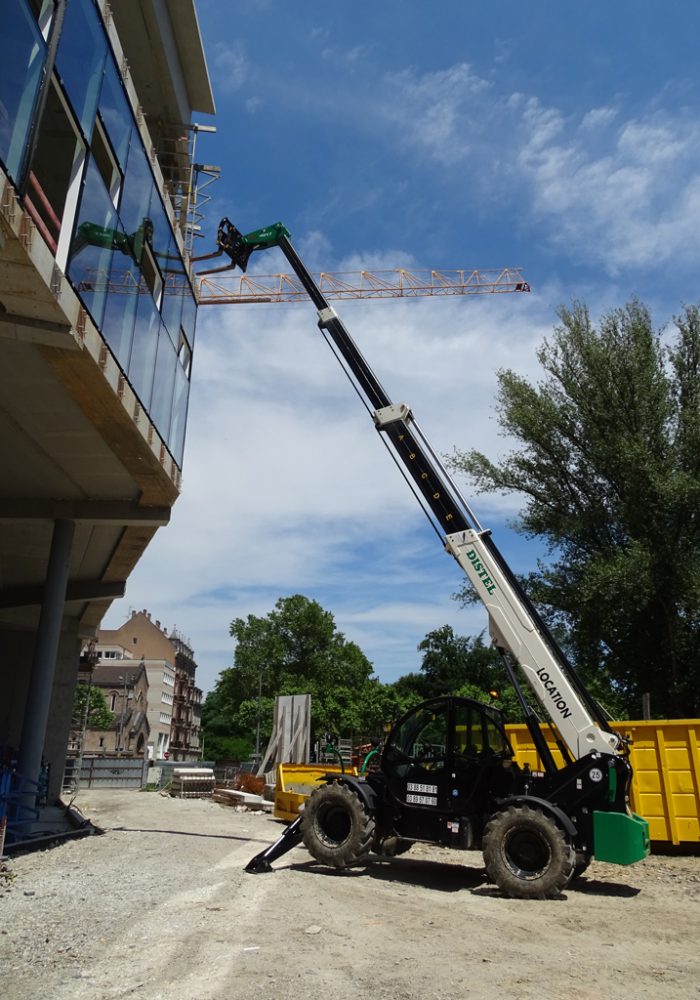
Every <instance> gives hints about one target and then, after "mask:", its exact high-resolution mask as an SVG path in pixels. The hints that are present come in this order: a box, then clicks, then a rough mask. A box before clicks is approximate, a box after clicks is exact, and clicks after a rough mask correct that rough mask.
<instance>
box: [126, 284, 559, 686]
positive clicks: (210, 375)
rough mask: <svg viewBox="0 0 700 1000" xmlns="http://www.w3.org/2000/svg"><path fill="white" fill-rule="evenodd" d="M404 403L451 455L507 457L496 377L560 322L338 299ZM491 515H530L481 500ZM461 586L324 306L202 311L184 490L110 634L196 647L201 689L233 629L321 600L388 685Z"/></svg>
mask: <svg viewBox="0 0 700 1000" xmlns="http://www.w3.org/2000/svg"><path fill="white" fill-rule="evenodd" d="M337 308H338V311H339V313H340V314H341V316H342V317H343V319H344V321H345V322H346V324H347V326H348V329H349V330H350V331H351V333H352V335H353V337H354V338H355V339H356V341H357V342H358V344H359V345H360V347H361V349H362V350H363V351H364V353H365V354H366V356H367V359H368V361H369V363H370V364H371V366H372V367H373V369H374V371H375V373H376V375H377V376H378V378H379V379H380V380H381V381H382V382H383V383H384V385H385V388H386V390H387V392H388V393H389V395H390V396H391V397H392V398H393V399H394V400H395V401H397V402H398V401H406V402H408V403H409V404H410V405H411V406H412V407H413V409H414V412H415V415H416V418H417V420H418V422H419V423H420V425H421V427H422V429H423V431H424V432H425V433H426V435H427V436H428V438H429V440H430V442H431V444H432V445H433V447H434V448H435V450H436V451H437V452H438V453H442V454H444V453H446V452H450V451H451V450H452V448H453V446H454V445H458V446H460V447H464V448H469V447H472V446H473V447H478V448H480V449H481V450H484V451H486V452H488V453H489V454H490V455H494V454H496V453H497V452H498V451H499V449H501V448H502V447H503V442H502V441H501V440H500V439H499V438H498V430H497V426H496V423H495V420H494V419H493V396H494V387H495V374H494V373H495V370H496V369H497V368H499V367H502V366H512V367H514V368H516V369H517V370H518V371H522V372H526V371H528V370H533V368H534V363H535V362H534V349H535V345H536V343H538V342H539V341H540V340H541V337H542V335H543V334H544V333H545V332H546V330H548V329H549V328H550V326H551V323H550V322H549V319H550V317H546V318H545V317H544V316H542V315H541V309H542V304H541V302H539V301H538V300H537V299H536V297H535V296H524V295H509V296H473V297H471V298H469V299H466V298H460V299H449V300H448V299H442V300H433V301H431V300H429V299H418V300H415V301H413V302H410V303H409V302H399V301H379V302H362V301H361V302H354V303H352V302H351V303H339V304H338V306H337ZM475 506H476V508H477V510H479V511H480V513H481V514H482V518H481V519H482V521H484V518H485V516H487V515H494V514H496V515H498V516H499V517H501V516H503V514H504V513H505V512H507V511H510V512H512V510H513V502H512V500H511V501H507V502H503V501H501V500H498V499H495V498H481V499H479V501H478V502H477V503H476V504H475ZM460 583H461V576H460V574H459V571H458V569H457V567H456V566H455V564H454V563H453V561H452V560H450V559H449V558H447V557H446V556H445V555H444V553H443V552H442V550H441V546H440V543H439V541H438V539H437V538H435V536H434V534H433V532H432V530H431V529H430V526H429V524H428V523H427V521H426V520H425V518H424V517H423V515H422V514H421V512H420V510H419V508H418V505H417V504H416V501H415V499H414V498H413V497H412V495H411V494H410V492H409V490H408V488H407V486H406V484H405V483H404V482H403V481H402V479H401V477H400V475H399V473H398V472H397V470H396V468H395V467H394V464H393V462H391V461H390V459H389V456H388V455H387V454H386V451H385V448H384V447H383V446H382V442H381V439H380V437H379V435H378V434H377V432H376V431H375V430H374V427H373V423H372V420H371V419H370V417H369V415H368V414H367V413H366V411H365V410H364V408H363V407H362V406H361V404H360V402H359V401H358V399H357V397H356V395H355V393H354V392H353V391H352V389H351V387H350V386H349V384H348V382H347V379H346V378H345V376H344V374H343V373H342V371H341V369H340V367H339V365H338V363H337V361H336V360H335V359H334V357H333V356H332V354H331V352H330V351H329V350H328V348H327V347H326V345H325V343H324V342H323V340H322V337H321V335H320V333H319V331H318V330H317V328H316V317H315V313H314V310H313V307H312V306H311V305H310V304H309V305H308V306H307V305H300V306H295V307H287V308H285V307H284V306H279V305H276V306H269V307H264V306H246V307H230V308H228V309H217V310H216V311H211V312H210V311H209V310H208V309H207V308H205V309H202V311H201V313H200V321H199V327H198V332H197V349H196V352H195V368H194V380H193V389H192V397H191V403H190V417H189V427H188V438H187V448H186V456H185V462H184V479H183V492H182V496H181V498H180V499H179V500H178V502H177V504H176V506H175V509H174V512H173V518H172V521H171V524H170V525H169V527H168V528H167V529H164V530H162V531H161V532H159V534H158V535H157V536H156V539H155V540H154V542H153V543H152V545H151V546H150V548H149V549H148V551H147V553H146V554H145V556H144V557H143V559H142V561H141V564H140V565H139V567H137V569H136V571H135V572H134V573H133V574H132V577H131V578H130V580H129V584H128V590H127V596H126V598H125V599H124V600H123V601H121V602H119V603H118V604H115V605H114V606H113V608H112V610H111V612H110V615H109V616H108V620H107V621H108V625H109V626H110V627H112V626H114V625H115V624H118V623H119V622H120V621H122V620H123V618H124V617H126V616H127V615H128V609H129V608H131V607H137V608H142V607H145V608H148V609H149V610H150V611H151V612H152V614H153V616H154V617H157V618H158V619H159V620H161V621H162V622H163V623H164V625H166V626H168V627H172V626H173V625H177V626H178V628H181V629H182V631H183V632H184V633H185V634H186V635H188V636H189V637H190V638H191V640H192V643H193V646H194V649H195V654H196V658H197V661H198V663H199V664H200V675H199V677H200V683H201V684H202V685H203V686H204V687H205V688H207V689H208V688H211V687H212V685H213V683H214V681H215V679H216V676H217V675H218V673H219V671H220V670H221V669H223V668H224V667H226V666H229V665H230V663H231V657H232V652H233V650H232V645H231V640H230V639H229V637H228V625H229V622H230V621H231V619H232V618H234V617H236V616H239V615H241V616H244V615H247V614H249V613H253V614H266V613H267V612H268V611H269V610H270V609H271V608H272V606H273V604H274V602H275V600H276V599H277V598H278V597H280V596H284V595H287V594H291V593H305V594H307V595H308V596H311V597H314V598H315V599H317V600H319V601H320V602H321V603H322V604H323V606H324V607H326V608H327V609H328V610H330V611H332V612H333V614H334V615H335V617H336V622H337V624H338V627H339V628H340V629H341V631H343V632H345V634H346V635H347V637H348V638H349V639H352V640H353V641H356V642H358V643H359V645H360V646H361V647H362V648H363V649H364V651H365V652H366V653H367V655H368V656H369V657H370V659H372V660H373V662H374V664H375V668H376V669H377V670H378V671H379V673H380V676H381V677H382V679H385V680H390V679H395V677H396V676H398V675H400V674H401V673H405V672H407V671H408V670H414V669H417V667H418V654H417V653H416V646H417V644H418V642H420V640H421V639H422V638H423V636H424V635H425V634H426V632H428V631H429V630H430V629H432V628H437V627H439V626H440V625H443V624H445V623H446V622H450V623H453V624H454V625H455V627H456V628H458V629H459V630H460V631H462V632H469V631H477V632H478V631H481V629H482V628H483V627H485V624H486V622H485V616H483V613H481V612H479V610H478V609H477V611H476V613H474V614H472V612H471V611H470V612H464V611H461V610H460V609H459V608H458V607H457V605H456V604H455V603H454V601H452V600H451V594H452V593H453V592H454V591H455V590H456V589H457V588H458V587H459V585H460Z"/></svg>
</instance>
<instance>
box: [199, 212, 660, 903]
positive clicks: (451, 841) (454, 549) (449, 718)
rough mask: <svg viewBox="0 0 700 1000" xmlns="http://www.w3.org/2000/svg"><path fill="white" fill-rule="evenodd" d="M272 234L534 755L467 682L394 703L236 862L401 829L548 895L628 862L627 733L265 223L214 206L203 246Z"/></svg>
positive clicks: (358, 842)
mask: <svg viewBox="0 0 700 1000" xmlns="http://www.w3.org/2000/svg"><path fill="white" fill-rule="evenodd" d="M271 247H279V249H280V250H281V251H282V253H283V254H284V256H285V257H286V259H287V261H288V263H289V265H290V266H291V268H292V269H293V271H294V273H295V274H296V275H297V277H298V278H299V280H300V282H301V283H302V285H303V287H304V288H305V290H306V292H307V293H308V295H309V298H310V299H311V301H312V302H313V304H314V305H315V307H316V309H317V311H318V326H319V329H320V330H321V333H322V334H323V336H324V337H325V339H326V341H327V343H328V344H329V346H330V347H331V349H332V350H333V353H334V354H335V356H336V357H337V359H338V361H339V362H340V364H341V365H342V367H343V368H344V370H345V372H346V374H347V375H348V377H349V379H350V381H351V382H352V384H353V386H354V388H355V390H356V391H357V393H358V395H359V396H360V399H361V400H362V401H363V403H364V405H365V407H366V408H367V410H368V411H369V413H370V415H371V417H372V419H373V421H374V425H375V427H376V429H377V431H378V432H379V433H380V434H381V435H382V437H383V438H384V441H385V443H386V444H387V447H388V449H389V450H390V452H392V454H393V457H394V460H395V461H396V463H397V465H398V466H399V468H400V469H401V470H402V471H403V474H404V477H405V479H406V481H407V482H408V484H409V486H410V487H411V489H412V490H413V492H414V494H415V495H416V497H417V499H418V501H419V503H420V504H421V506H422V507H423V509H424V511H425V513H426V514H427V516H428V518H429V519H430V520H431V522H432V524H433V527H434V528H435V530H436V531H437V533H438V535H439V537H440V538H441V539H442V541H443V544H444V547H445V549H446V551H447V552H448V553H449V554H450V555H452V556H453V557H454V559H455V560H456V561H457V562H458V563H459V565H460V566H461V568H462V570H463V571H464V572H465V573H466V575H467V577H468V578H469V580H470V581H471V583H472V585H473V587H474V588H475V590H476V593H477V594H478V596H479V597H480V598H481V600H482V602H483V604H484V606H485V608H486V611H487V614H488V624H489V633H490V636H491V640H492V642H493V644H494V646H495V647H496V648H497V649H498V651H499V652H500V653H501V654H502V656H503V658H504V662H505V666H506V669H507V672H508V676H509V678H510V680H511V682H512V684H513V687H514V689H515V692H516V695H517V698H518V701H519V704H520V706H521V708H522V710H523V713H524V715H525V719H526V721H527V724H528V728H529V731H530V734H531V737H532V740H533V742H534V745H535V747H536V749H537V752H538V755H539V758H540V760H541V761H542V766H543V770H542V771H534V770H531V769H530V768H529V767H528V766H527V765H525V766H524V767H520V766H519V765H518V764H517V762H516V761H515V758H514V753H513V749H512V747H511V745H510V743H509V740H508V737H507V735H506V731H505V728H504V725H503V720H502V717H501V713H500V712H499V711H497V710H496V709H495V708H494V707H492V706H489V705H482V704H480V703H478V702H476V701H473V700H471V699H469V698H460V697H442V698H435V699H432V700H430V701H427V702H424V703H422V704H420V705H418V706H417V707H415V708H413V709H411V711H409V712H407V713H406V714H405V715H404V716H403V718H401V719H400V720H399V721H398V722H397V723H396V725H395V726H394V728H393V729H392V731H391V733H390V734H389V735H388V737H387V739H386V743H385V745H384V747H383V750H382V754H381V762H380V767H379V769H378V770H377V771H375V772H370V773H368V774H367V775H366V776H364V777H354V776H352V775H348V774H343V775H338V774H332V775H331V774H329V775H327V777H326V780H325V782H324V783H323V784H321V785H320V786H319V787H318V788H317V789H316V790H315V791H314V792H313V793H312V795H311V796H310V797H309V799H308V801H307V802H306V804H305V806H304V808H303V811H302V812H301V813H300V816H299V818H298V819H296V820H294V822H293V823H292V824H291V825H290V826H289V827H287V829H286V830H285V832H284V833H283V834H282V836H281V837H280V838H279V839H278V840H277V841H276V842H275V843H274V844H273V845H272V846H271V847H269V848H267V849H266V850H264V851H262V852H261V853H260V854H258V855H256V856H255V857H254V858H253V859H252V860H251V861H250V862H249V864H248V865H247V867H246V871H249V872H252V873H261V872H268V871H271V863H272V862H273V861H274V860H276V859H277V858H279V857H281V856H282V855H283V854H285V853H286V852H287V851H288V850H290V849H291V848H292V847H295V846H297V845H298V844H300V843H302V842H303V844H304V846H305V847H306V848H307V850H308V851H309V853H310V854H311V855H312V856H313V857H314V858H315V859H316V860H317V861H319V862H321V863H323V864H326V865H331V866H333V867H336V868H345V867H347V866H350V865H360V864H362V863H363V862H365V861H366V860H367V858H368V856H369V854H370V852H376V853H378V854H380V855H385V856H387V855H393V854H397V853H400V852H402V851H403V850H404V849H406V848H407V847H410V845H411V844H412V843H414V842H416V841H422V842H427V843H431V844H439V845H443V846H446V847H452V848H462V849H465V850H470V849H481V850H482V851H483V856H484V862H485V866H486V873H487V876H488V878H489V880H490V881H492V882H494V883H495V884H496V885H497V886H498V887H499V888H500V889H501V891H502V892H504V893H505V894H506V895H508V896H511V897H514V898H523V899H532V898H534V899H547V898H552V897H555V896H557V895H558V894H559V893H561V891H562V889H564V887H565V886H566V885H567V884H568V883H569V881H570V880H571V879H572V878H573V877H575V876H576V875H577V874H580V873H581V872H582V871H584V870H585V868H586V867H587V865H588V864H589V863H590V861H591V859H592V858H594V857H595V858H596V859H597V860H599V861H608V862H613V863H615V864H622V865H627V864H632V863H634V862H636V861H639V860H641V859H642V858H644V857H645V856H646V855H647V854H648V853H649V827H648V823H647V822H646V820H644V819H643V818H642V817H640V816H637V815H635V814H634V813H632V812H631V810H630V807H629V788H630V782H631V778H632V769H631V766H630V763H629V748H628V746H627V744H626V742H625V740H624V739H623V738H622V737H621V736H620V734H619V733H616V732H614V731H613V730H612V729H611V728H610V725H609V723H608V721H607V718H606V716H605V714H604V713H603V712H602V710H601V708H600V707H599V706H598V704H597V703H596V701H595V700H594V698H593V697H592V696H591V694H590V692H589V691H588V690H587V689H586V687H585V685H584V684H583V682H582V680H581V678H580V677H579V675H578V674H577V672H576V670H575V669H574V667H573V666H572V664H571V663H570V662H569V661H568V659H567V657H566V656H565V654H564V652H563V651H562V650H561V648H560V647H559V645H558V643H557V642H556V640H555V638H554V637H553V635H552V634H551V632H550V631H549V629H548V628H547V626H546V624H545V622H544V621H543V620H542V618H541V617H540V615H539V614H538V612H537V610H536V608H535V607H534V605H533V604H532V602H531V601H530V600H529V598H528V596H527V594H526V593H525V592H524V591H523V589H522V587H521V586H520V584H519V583H518V581H517V579H516V578H515V576H514V574H513V573H512V571H511V570H510V568H509V567H508V565H507V563H506V562H505V560H504V558H503V556H502V555H501V553H500V552H499V551H498V549H497V548H496V545H495V544H494V542H493V540H492V538H491V533H490V531H488V530H486V529H484V528H482V527H481V525H480V524H479V521H478V519H477V517H476V515H475V514H474V512H473V511H472V510H471V508H470V506H469V505H468V503H467V502H466V501H465V499H464V498H463V496H462V495H461V493H460V492H459V490H458V488H457V486H456V485H455V483H454V482H453V481H452V479H451V478H450V476H449V474H448V473H447V471H446V469H445V468H444V466H443V464H442V463H441V461H440V459H439V458H438V456H437V455H436V454H435V452H434V451H433V449H432V448H431V446H430V444H429V443H428V441H427V439H426V437H425V436H424V435H423V433H422V431H421V429H420V427H419V426H418V424H417V422H416V420H415V418H414V416H413V412H412V411H411V408H410V406H408V405H407V404H406V403H393V402H392V401H391V399H390V398H389V396H388V395H387V393H386V392H385V390H384V388H383V387H382V385H381V384H380V382H379V381H378V379H377V378H376V376H375V374H374V373H373V371H372V369H371V368H370V366H369V365H368V363H367V361H366V360H365V358H364V357H363V355H362V354H361V352H360V351H359V349H358V347H357V345H356V344H355V343H354V341H353V340H352V338H351V337H350V334H349V333H348V331H347V330H346V328H345V326H344V325H343V323H342V322H341V320H340V319H339V317H338V316H337V314H336V312H335V310H334V309H333V308H331V307H330V306H329V304H328V301H327V300H326V298H325V297H324V295H323V294H322V292H321V291H320V289H319V288H318V286H317V284H316V283H315V281H314V280H313V278H312V277H311V275H310V273H309V272H308V271H307V269H306V267H305V266H304V264H303V263H302V261H301V260H300V258H299V257H298V256H297V253H296V251H295V250H294V248H293V246H292V244H291V242H290V234H289V232H288V231H287V230H286V229H285V227H284V226H283V225H282V223H279V222H278V223H275V224H274V225H272V226H267V227H266V228H265V229H259V230H255V231H254V232H251V233H248V234H245V235H244V234H242V233H241V232H240V231H239V230H238V229H237V228H236V227H235V226H234V225H233V224H232V223H231V222H230V221H229V220H228V219H222V220H221V223H220V225H219V228H218V233H217V250H216V251H215V253H214V254H210V255H208V257H213V256H219V255H226V256H228V258H229V259H230V263H228V264H227V265H225V267H223V268H217V270H226V269H230V268H233V267H239V268H241V270H243V271H245V270H246V267H247V264H248V259H249V257H250V255H251V254H252V253H255V252H257V251H260V250H267V249H269V248H271ZM521 678H524V680H525V681H526V682H527V684H528V685H529V687H530V689H531V691H532V693H533V694H534V696H535V698H536V699H537V701H538V702H539V704H540V706H541V707H542V708H543V709H544V711H545V712H546V714H547V715H548V716H549V718H550V720H551V723H552V728H553V730H554V731H555V735H556V742H557V745H558V747H559V750H560V751H561V754H562V757H563V761H564V763H563V766H561V767H557V764H556V762H555V760H554V757H553V754H552V752H551V751H550V749H549V746H548V743H547V741H546V739H545V737H544V736H543V734H542V731H541V728H540V725H539V721H538V717H537V714H536V713H535V711H534V709H533V708H532V706H531V705H530V704H529V703H528V701H527V699H526V697H525V694H524V691H523V687H522V684H521V680H520V679H521Z"/></svg>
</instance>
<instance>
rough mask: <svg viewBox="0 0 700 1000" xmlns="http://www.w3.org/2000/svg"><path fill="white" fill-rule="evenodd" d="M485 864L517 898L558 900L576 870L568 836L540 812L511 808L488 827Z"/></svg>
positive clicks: (501, 886)
mask: <svg viewBox="0 0 700 1000" xmlns="http://www.w3.org/2000/svg"><path fill="white" fill-rule="evenodd" d="M483 849H484V861H485V863H486V872H487V875H488V877H489V879H490V881H492V882H495V883H496V885H497V886H498V888H499V889H500V890H501V891H502V892H504V893H505V894H506V895H507V896H510V897H511V898H513V899H554V898H555V897H556V896H558V895H559V894H560V893H561V891H562V889H564V887H565V886H566V885H567V883H568V882H569V880H570V879H571V876H572V874H573V871H574V865H575V862H576V854H575V851H574V848H573V847H572V845H571V844H570V843H569V841H568V840H567V838H566V834H565V833H564V831H563V830H562V829H561V827H559V826H557V824H556V823H555V822H554V820H553V819H552V818H551V817H550V816H547V815H546V814H545V813H543V812H540V811H539V809H532V808H530V807H529V806H509V807H508V808H507V809H504V810H503V812H500V813H497V814H496V815H495V816H494V817H493V819H491V820H490V821H489V822H488V823H487V824H486V829H485V830H484V837H483Z"/></svg>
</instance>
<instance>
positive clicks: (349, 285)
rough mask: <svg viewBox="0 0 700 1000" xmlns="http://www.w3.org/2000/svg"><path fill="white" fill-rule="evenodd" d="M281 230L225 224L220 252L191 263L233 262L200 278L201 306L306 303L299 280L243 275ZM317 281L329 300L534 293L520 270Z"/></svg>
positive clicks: (377, 274) (328, 276) (398, 272)
mask: <svg viewBox="0 0 700 1000" xmlns="http://www.w3.org/2000/svg"><path fill="white" fill-rule="evenodd" d="M278 225H279V223H278V224H277V226H278ZM277 226H268V227H267V228H266V229H259V230H256V231H255V232H253V233H248V234H247V235H245V236H244V235H243V234H241V233H240V232H239V231H238V230H237V229H236V227H235V226H234V225H233V223H231V222H230V221H229V220H228V219H222V220H221V222H220V223H219V228H218V231H217V237H216V243H217V249H216V250H215V251H214V252H213V253H210V254H205V255H203V256H201V257H193V258H192V262H193V263H197V262H199V261H204V260H212V259H213V258H215V257H221V256H223V255H226V256H228V257H229V258H230V262H229V263H228V264H225V265H223V266H222V267H215V268H210V269H208V270H204V271H200V272H199V273H198V274H197V278H198V282H199V304H200V305H203V306H205V305H225V304H233V303H237V304H245V303H251V302H303V301H305V300H306V298H307V293H306V291H305V289H304V287H303V285H302V283H301V282H300V281H299V278H298V277H297V276H296V275H292V274H263V275H261V274H256V275H248V274H245V273H244V272H245V269H246V267H247V264H248V258H249V256H250V254H251V253H252V252H253V250H254V249H261V248H264V247H266V246H267V245H269V243H270V240H272V239H273V238H276V237H277V235H278V230H277ZM235 267H238V268H240V271H239V272H238V273H236V274H233V273H232V272H233V269H234V268H235ZM225 272H229V273H228V274H226V273H225ZM241 272H243V273H241ZM214 276H216V277H214ZM316 281H317V284H318V286H319V288H321V290H322V291H323V292H324V294H325V295H326V296H327V298H329V299H401V298H407V299H408V298H418V297H421V296H445V295H479V294H486V293H491V294H494V293H499V294H500V293H505V292H529V291H530V285H529V284H528V282H527V281H525V279H524V278H523V275H522V269H521V268H519V267H504V268H500V269H499V268H492V269H487V270H475V269H471V270H470V269H464V268H463V269H458V270H440V271H437V270H408V269H407V268H395V269H390V270H380V271H359V272H342V273H330V272H322V273H321V274H320V275H318V276H316Z"/></svg>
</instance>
